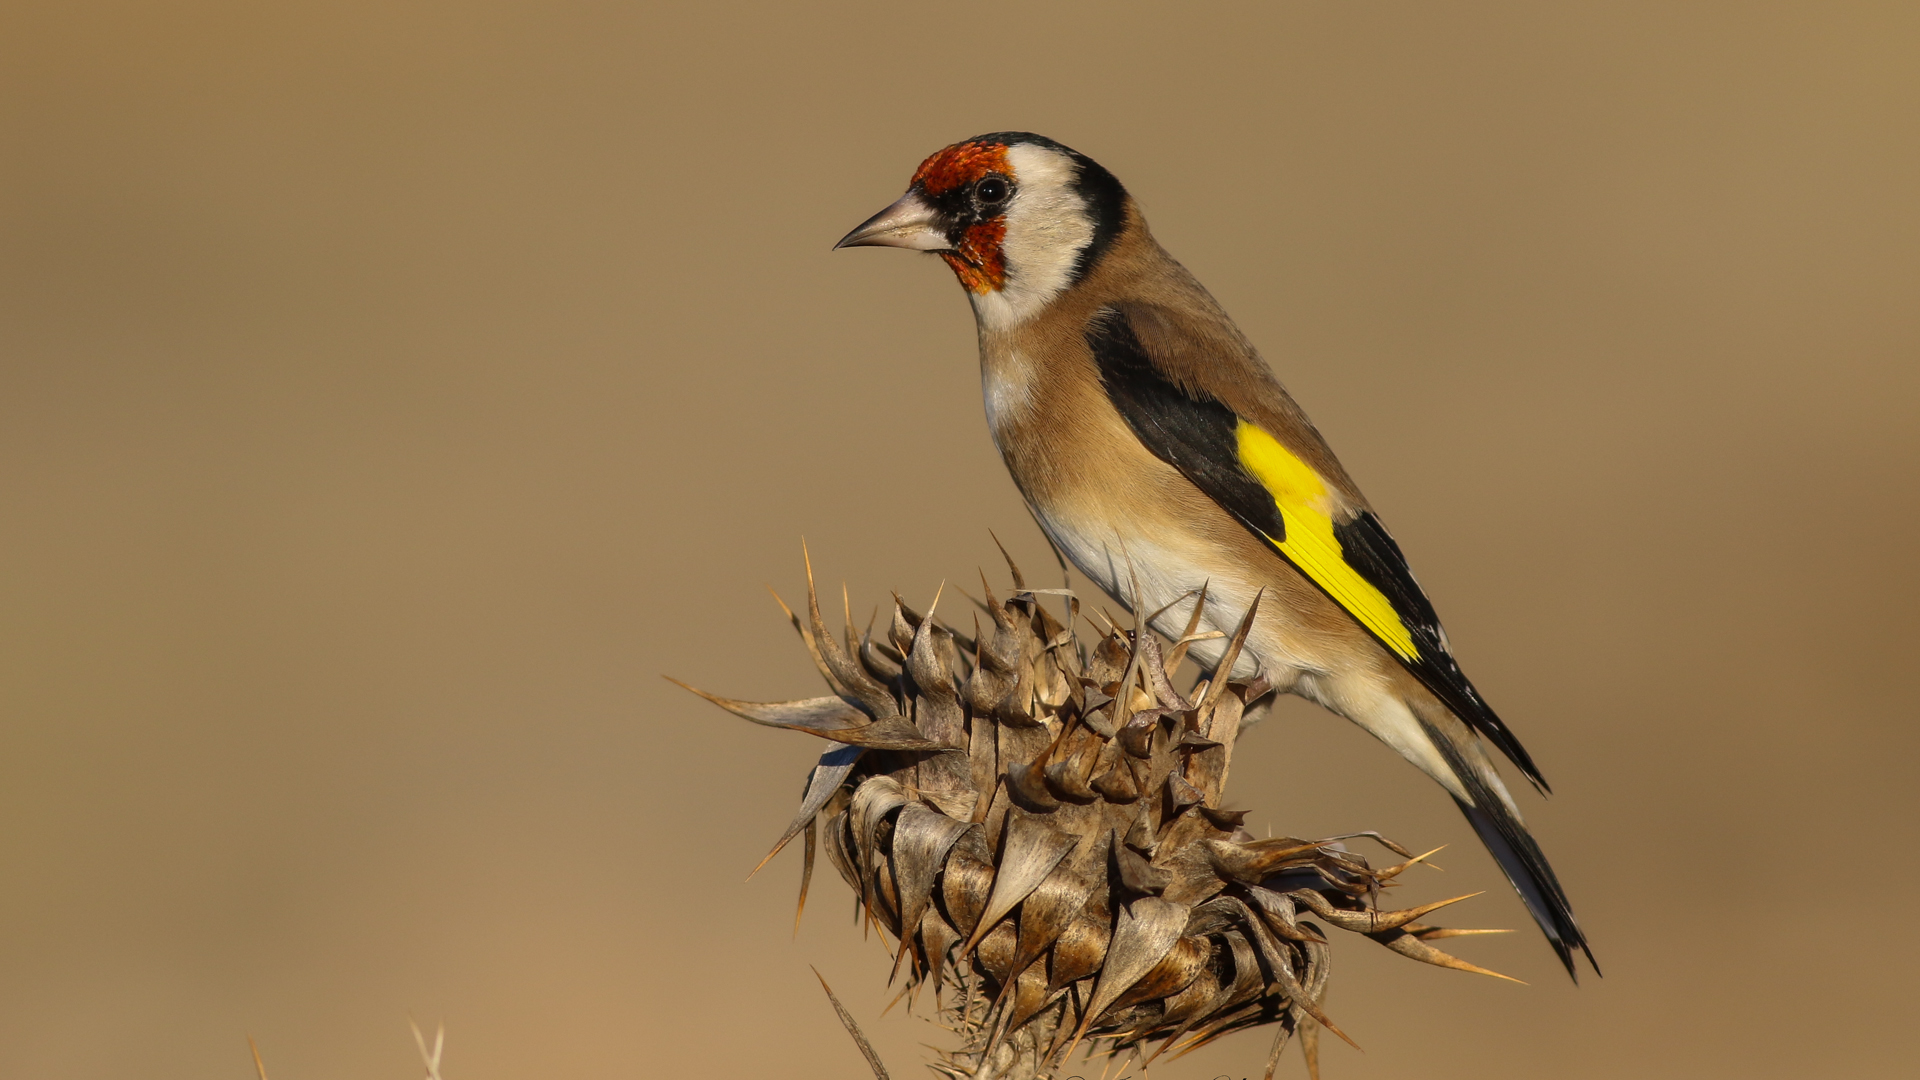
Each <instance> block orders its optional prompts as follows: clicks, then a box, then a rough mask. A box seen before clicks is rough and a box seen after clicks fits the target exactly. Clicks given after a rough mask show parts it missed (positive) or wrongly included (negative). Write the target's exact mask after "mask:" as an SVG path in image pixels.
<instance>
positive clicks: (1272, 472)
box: [1236, 420, 1420, 660]
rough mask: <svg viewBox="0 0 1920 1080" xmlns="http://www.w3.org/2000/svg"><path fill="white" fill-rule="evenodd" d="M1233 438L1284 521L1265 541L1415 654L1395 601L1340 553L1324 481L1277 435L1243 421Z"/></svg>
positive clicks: (1367, 623) (1409, 655) (1391, 644)
mask: <svg viewBox="0 0 1920 1080" xmlns="http://www.w3.org/2000/svg"><path fill="white" fill-rule="evenodd" d="M1236 437H1237V439H1238V442H1239V451H1240V464H1242V465H1244V466H1246V469H1247V471H1248V472H1250V473H1252V474H1253V478H1254V479H1256V480H1258V481H1260V484H1261V486H1262V487H1264V488H1266V489H1267V491H1268V492H1269V493H1271V494H1272V495H1273V504H1274V506H1276V507H1278V508H1279V510H1280V520H1281V521H1283V522H1285V523H1286V526H1287V529H1286V533H1287V535H1286V538H1285V539H1282V540H1275V539H1274V538H1273V537H1271V536H1269V537H1267V543H1269V544H1272V545H1273V546H1274V547H1276V548H1278V549H1280V553H1281V554H1282V555H1285V556H1286V557H1287V559H1288V561H1290V562H1292V563H1293V565H1295V566H1297V567H1299V568H1300V571H1301V573H1304V574H1306V575H1307V576H1308V577H1310V578H1312V579H1313V582H1314V584H1316V585H1318V586H1320V587H1321V588H1322V589H1325V590H1326V592H1327V595H1329V596H1331V597H1333V599H1334V602H1336V603H1338V604H1339V605H1340V606H1341V607H1343V608H1346V609H1347V613H1348V614H1350V615H1352V616H1353V617H1354V618H1356V619H1358V620H1360V625H1362V626H1364V627H1366V628H1367V629H1368V630H1371V631H1372V632H1373V634H1374V636H1375V637H1378V638H1379V639H1380V640H1381V641H1384V642H1386V643H1387V647H1388V648H1391V649H1392V650H1393V651H1394V652H1397V653H1399V654H1400V655H1401V656H1402V657H1404V658H1406V659H1408V660H1417V659H1419V658H1420V650H1419V648H1418V647H1416V646H1415V645H1414V643H1413V634H1412V632H1411V631H1409V630H1408V629H1407V627H1406V624H1404V623H1402V622H1401V621H1400V615H1399V613H1398V612H1396V611H1394V610H1393V602H1392V601H1390V600H1388V599H1387V596H1386V594H1385V593H1383V592H1381V591H1380V590H1379V589H1377V588H1375V587H1374V586H1373V583H1372V582H1370V581H1368V580H1367V579H1366V578H1363V577H1361V576H1360V574H1359V572H1358V571H1356V570H1354V568H1353V567H1351V566H1348V565H1347V561H1346V559H1345V558H1343V557H1342V556H1341V554H1340V541H1338V540H1336V539H1335V538H1334V535H1333V517H1332V514H1331V512H1330V511H1331V509H1332V500H1331V499H1329V498H1328V497H1327V484H1326V481H1324V480H1322V479H1320V474H1319V473H1317V472H1314V471H1313V467H1312V466H1310V465H1308V464H1307V463H1306V462H1304V461H1301V460H1300V459H1299V458H1298V457H1296V456H1294V454H1293V453H1292V451H1290V450H1288V449H1287V448H1286V447H1284V446H1281V445H1280V443H1279V440H1277V439H1275V438H1274V437H1273V436H1271V435H1269V434H1267V433H1266V432H1264V431H1262V430H1260V429H1259V428H1257V427H1255V426H1253V425H1252V424H1249V423H1247V422H1246V421H1245V420H1241V421H1240V423H1239V426H1238V428H1237V429H1236ZM1263 535H1264V534H1263Z"/></svg>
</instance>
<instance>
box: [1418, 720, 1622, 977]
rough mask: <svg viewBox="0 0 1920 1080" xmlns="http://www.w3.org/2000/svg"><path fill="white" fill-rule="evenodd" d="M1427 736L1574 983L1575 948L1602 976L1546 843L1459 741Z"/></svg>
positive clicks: (1462, 806) (1482, 839) (1465, 807)
mask: <svg viewBox="0 0 1920 1080" xmlns="http://www.w3.org/2000/svg"><path fill="white" fill-rule="evenodd" d="M1422 726H1424V727H1426V729H1427V736H1428V738H1431V739H1432V740H1433V742H1434V745H1435V746H1437V747H1439V749H1440V753H1441V755H1442V756H1443V757H1445V758H1446V759H1447V764H1448V765H1450V766H1452V767H1453V771H1454V775H1456V776H1458V777H1459V778H1460V782H1461V784H1462V785H1464V786H1465V787H1466V789H1467V794H1469V795H1471V796H1472V797H1473V803H1471V804H1469V803H1467V802H1464V801H1462V800H1460V799H1457V798H1456V799H1455V800H1454V802H1456V803H1458V804H1459V806H1460V812H1461V813H1463V814H1465V815H1467V821H1468V822H1469V823H1470V824H1472V825H1473V831H1474V832H1476V833H1478V834H1480V842H1481V843H1483V844H1485V845H1487V850H1488V851H1489V852H1491V853H1492V854H1493V858H1494V861H1495V862H1498V863H1499V864H1500V869H1501V870H1503V871H1505V872H1506V875H1507V880H1508V881H1510V882H1512V883H1513V888H1514V891H1516V892H1518V893H1519V894H1520V899H1521V900H1523V901H1525V902H1526V905H1527V911H1528V913H1529V914H1531V915H1532V916H1533V921H1534V922H1536V923H1539V924H1540V930H1541V932H1542V933H1544V934H1546V935H1547V942H1548V944H1550V945H1552V946H1553V951H1554V952H1555V953H1558V954H1559V956H1560V962H1561V963H1562V964H1565V965H1566V966H1567V974H1568V975H1569V976H1572V978H1573V981H1574V982H1576V983H1577V982H1579V981H1580V973H1579V971H1578V969H1576V968H1575V967H1574V964H1573V950H1574V949H1576V948H1578V949H1579V950H1580V951H1581V952H1583V953H1585V954H1586V956H1587V963H1589V964H1592V965H1593V973H1594V974H1595V975H1598V974H1600V965H1599V964H1598V963H1596V962H1595V961H1594V959H1593V950H1592V949H1591V948H1589V947H1588V946H1587V938H1586V935H1585V934H1582V933H1581V932H1580V924H1579V923H1577V922H1575V921H1574V918H1573V905H1572V904H1570V903H1568V902H1567V894H1566V892H1565V891H1564V890H1563V889H1561V888H1560V879H1559V878H1558V877H1555V876H1554V873H1553V867H1552V866H1549V865H1548V864H1547V857H1546V855H1545V854H1543V853H1542V852H1541V851H1540V845H1539V844H1536V843H1534V840H1533V837H1532V835H1530V834H1529V833H1528V832H1527V827H1526V826H1525V825H1523V824H1521V823H1520V819H1519V818H1518V817H1515V816H1514V814H1513V812H1512V811H1511V810H1508V809H1507V804H1506V802H1505V801H1504V800H1503V799H1501V798H1500V795H1499V794H1498V793H1497V792H1495V791H1494V790H1493V788H1492V786H1491V785H1489V784H1488V783H1487V782H1486V780H1485V779H1484V778H1483V777H1482V776H1481V775H1480V774H1479V772H1478V771H1476V770H1475V769H1474V768H1472V767H1471V766H1470V765H1468V763H1467V762H1466V761H1465V760H1464V756H1463V755H1462V754H1461V753H1460V752H1459V751H1458V750H1457V749H1456V748H1455V747H1454V745H1453V743H1452V742H1450V741H1449V740H1447V739H1446V738H1445V737H1443V736H1442V735H1441V734H1440V732H1439V731H1437V730H1435V729H1434V728H1433V726H1432V725H1430V724H1423V725H1422Z"/></svg>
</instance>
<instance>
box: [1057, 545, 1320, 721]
mask: <svg viewBox="0 0 1920 1080" xmlns="http://www.w3.org/2000/svg"><path fill="white" fill-rule="evenodd" d="M1034 516H1035V517H1037V518H1038V519H1039V521H1040V526H1041V528H1042V529H1044V530H1045V531H1046V533H1047V536H1048V537H1050V538H1051V539H1052V540H1053V542H1054V545H1055V546H1056V547H1058V548H1059V549H1060V550H1061V552H1063V553H1064V554H1065V555H1066V557H1067V559H1068V560H1069V561H1071V562H1072V563H1073V565H1074V566H1076V567H1078V568H1079V569H1080V572H1081V573H1083V574H1085V575H1087V577H1089V578H1091V579H1093V583H1094V584H1096V585H1098V586H1099V587H1100V588H1101V590H1102V591H1103V592H1105V593H1106V594H1107V595H1108V596H1111V597H1113V598H1114V599H1116V600H1118V601H1119V602H1120V603H1121V604H1123V605H1125V606H1126V607H1127V609H1128V610H1129V611H1132V610H1134V608H1135V607H1136V597H1135V588H1136V585H1137V587H1138V590H1139V592H1138V597H1137V606H1138V608H1139V609H1140V610H1141V614H1152V613H1153V612H1156V611H1160V610H1161V609H1162V608H1164V609H1166V610H1165V611H1164V612H1163V613H1162V614H1161V615H1160V617H1159V618H1158V619H1156V620H1155V621H1154V623H1153V628H1154V629H1155V630H1157V631H1159V632H1160V633H1161V634H1162V635H1164V636H1165V637H1168V638H1171V639H1174V640H1178V639H1179V637H1180V635H1181V634H1182V633H1183V632H1184V631H1185V630H1186V628H1187V622H1188V620H1190V619H1191V618H1192V617H1193V608H1194V604H1195V603H1196V602H1197V600H1198V594H1199V591H1200V589H1201V587H1202V586H1204V587H1205V588H1206V591H1207V601H1206V607H1205V608H1204V609H1203V610H1202V612H1201V615H1200V627H1199V629H1200V630H1201V631H1203V632H1204V631H1207V630H1218V631H1220V632H1221V633H1223V634H1227V635H1229V636H1230V635H1232V634H1233V632H1234V631H1235V630H1236V629H1238V628H1239V625H1240V620H1241V619H1243V618H1245V617H1246V614H1247V608H1248V607H1249V606H1251V605H1252V603H1253V598H1254V597H1255V596H1256V595H1258V594H1259V592H1260V585H1259V583H1256V582H1252V581H1249V580H1246V576H1245V575H1243V574H1235V573H1234V572H1233V571H1232V570H1231V569H1230V568H1226V567H1221V566H1213V567H1208V566H1203V565H1198V564H1196V563H1195V562H1194V561H1193V560H1192V558H1190V557H1183V556H1181V555H1178V554H1176V553H1175V552H1173V551H1171V550H1169V549H1168V548H1167V547H1166V546H1164V545H1161V544H1156V543H1154V542H1153V541H1152V540H1150V539H1147V538H1144V537H1141V536H1138V535H1128V536H1122V535H1121V534H1120V533H1119V531H1118V530H1116V529H1114V528H1113V527H1111V526H1110V525H1107V524H1105V523H1100V524H1091V523H1086V522H1077V521H1067V520H1064V519H1061V518H1057V517H1052V516H1049V515H1047V514H1045V513H1043V512H1041V511H1040V510H1039V509H1038V508H1035V512H1034ZM1083 599H1086V600H1091V599H1092V598H1091V597H1084V598H1083ZM1272 599H1273V598H1272V595H1271V594H1269V595H1268V598H1267V600H1266V601H1265V602H1266V603H1269V604H1270V603H1271V602H1272ZM1278 614H1279V613H1278V612H1275V611H1273V610H1272V609H1271V608H1269V609H1267V611H1266V617H1265V618H1262V619H1260V620H1259V624H1258V625H1257V626H1256V627H1255V633H1254V634H1252V635H1250V637H1249V639H1248V641H1247V645H1246V647H1245V648H1244V649H1243V650H1242V651H1241V654H1240V659H1239V660H1238V661H1237V662H1235V664H1234V666H1233V677H1234V678H1238V679H1248V678H1252V677H1253V676H1254V675H1255V674H1256V673H1258V672H1265V673H1266V675H1267V677H1268V678H1270V679H1272V680H1273V681H1274V684H1275V685H1276V686H1278V687H1281V688H1283V689H1284V688H1287V687H1290V686H1292V685H1293V683H1294V681H1295V680H1296V679H1297V678H1298V677H1299V675H1300V673H1301V665H1300V664H1299V663H1298V661H1297V660H1296V659H1295V658H1294V657H1292V656H1289V655H1287V653H1288V650H1286V649H1285V648H1284V647H1283V646H1281V645H1280V643H1279V638H1280V637H1281V635H1278V634H1275V633H1273V632H1272V629H1273V628H1274V623H1275V622H1277V621H1279V620H1277V619H1275V618H1274V616H1276V615H1278ZM1226 648H1227V639H1226V638H1214V639H1211V640H1208V641H1199V642H1195V643H1194V644H1193V646H1192V647H1191V649H1190V651H1189V654H1188V655H1190V656H1192V657H1193V659H1194V662H1195V663H1197V664H1199V665H1200V666H1201V667H1203V668H1207V669H1211V668H1213V667H1214V666H1215V665H1217V664H1218V663H1219V662H1220V660H1221V657H1222V656H1223V654H1224V653H1225V652H1226Z"/></svg>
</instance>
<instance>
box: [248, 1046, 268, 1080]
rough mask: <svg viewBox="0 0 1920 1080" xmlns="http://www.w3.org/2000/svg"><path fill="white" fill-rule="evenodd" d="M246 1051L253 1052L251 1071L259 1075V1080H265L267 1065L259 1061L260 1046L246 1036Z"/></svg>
mask: <svg viewBox="0 0 1920 1080" xmlns="http://www.w3.org/2000/svg"><path fill="white" fill-rule="evenodd" d="M247 1049H249V1050H251V1051H253V1071H254V1072H256V1073H259V1074H260V1080H267V1063H266V1062H264V1061H261V1060H260V1045H259V1044H258V1043H256V1042H254V1041H253V1036H251V1035H249V1036H247Z"/></svg>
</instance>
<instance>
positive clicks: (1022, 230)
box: [973, 145, 1093, 330]
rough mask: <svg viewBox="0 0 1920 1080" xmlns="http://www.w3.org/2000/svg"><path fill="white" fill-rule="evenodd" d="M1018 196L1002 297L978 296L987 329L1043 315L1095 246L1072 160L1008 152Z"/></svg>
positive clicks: (1030, 150) (1033, 150) (1044, 152)
mask: <svg viewBox="0 0 1920 1080" xmlns="http://www.w3.org/2000/svg"><path fill="white" fill-rule="evenodd" d="M1007 163H1008V164H1009V165H1011V166H1012V167H1013V179H1014V196H1013V202H1012V203H1011V204H1010V205H1009V206H1008V207H1007V231H1006V236H1005V238H1004V239H1003V240H1002V241H1001V243H1000V251H1001V255H1002V257H1003V258H1004V260H1005V265H1006V268H1007V277H1006V282H1005V284H1003V285H1002V286H1001V287H1000V289H999V290H998V291H994V292H984V293H974V294H973V308H974V312H975V314H976V316H977V317H978V318H979V320H980V323H981V325H982V326H983V327H985V328H987V329H989V330H1004V329H1007V328H1008V327H1012V326H1017V325H1019V324H1020V323H1023V322H1025V321H1027V320H1028V319H1031V318H1032V317H1034V316H1035V315H1037V314H1039V313H1040V311H1041V309H1043V308H1045V307H1046V306H1047V304H1048V303H1049V302H1051V301H1052V300H1053V298H1054V297H1056V296H1058V295H1060V293H1061V292H1062V291H1063V290H1065V289H1066V287H1067V285H1068V283H1069V282H1070V281H1072V279H1073V268H1074V265H1075V264H1076V263H1077V262H1078V261H1079V258H1080V253H1081V252H1082V251H1084V250H1085V249H1086V247H1087V245H1088V244H1091V243H1092V242H1093V218H1092V217H1091V216H1089V215H1088V213H1087V207H1086V203H1085V202H1084V201H1083V200H1082V199H1081V197H1080V195H1079V193H1078V192H1077V191H1075V190H1074V187H1073V181H1074V178H1075V173H1076V169H1075V166H1074V163H1073V159H1071V158H1069V157H1067V156H1066V155H1065V154H1062V153H1059V152H1058V151H1055V150H1049V149H1047V148H1045V147H1042V146H1033V145H1020V146H1011V147H1008V148H1007Z"/></svg>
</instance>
